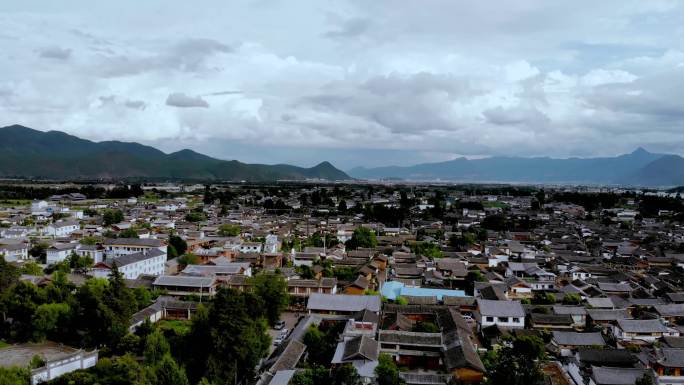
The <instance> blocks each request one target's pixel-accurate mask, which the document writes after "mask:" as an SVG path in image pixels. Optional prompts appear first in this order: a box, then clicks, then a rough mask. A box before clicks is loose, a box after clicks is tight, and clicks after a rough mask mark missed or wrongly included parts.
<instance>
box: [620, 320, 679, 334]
mask: <svg viewBox="0 0 684 385" xmlns="http://www.w3.org/2000/svg"><path fill="white" fill-rule="evenodd" d="M617 323H618V326H619V327H620V329H622V330H623V331H624V332H627V333H664V332H666V331H667V327H665V325H663V323H662V322H660V320H657V319H621V320H618V321H617Z"/></svg>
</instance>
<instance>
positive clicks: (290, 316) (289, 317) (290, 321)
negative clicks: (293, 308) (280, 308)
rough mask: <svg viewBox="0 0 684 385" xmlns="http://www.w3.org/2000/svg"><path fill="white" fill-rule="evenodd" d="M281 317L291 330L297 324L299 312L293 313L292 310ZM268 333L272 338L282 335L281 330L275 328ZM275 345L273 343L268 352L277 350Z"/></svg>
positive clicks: (286, 326)
mask: <svg viewBox="0 0 684 385" xmlns="http://www.w3.org/2000/svg"><path fill="white" fill-rule="evenodd" d="M280 319H281V320H283V321H285V328H287V330H289V331H290V332H291V331H292V329H294V327H295V326H296V325H297V319H298V316H297V313H291V312H285V313H283V314H281V315H280ZM268 334H269V335H270V336H271V340H275V339H276V337H278V335H280V330H275V329H269V330H268ZM275 348H276V347H275V346H274V345H273V344H271V349H270V350H269V353H268V354H271V353H273V350H275Z"/></svg>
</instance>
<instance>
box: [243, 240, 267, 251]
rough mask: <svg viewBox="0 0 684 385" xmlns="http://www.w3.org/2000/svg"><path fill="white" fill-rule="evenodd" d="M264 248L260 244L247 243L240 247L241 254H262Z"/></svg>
mask: <svg viewBox="0 0 684 385" xmlns="http://www.w3.org/2000/svg"><path fill="white" fill-rule="evenodd" d="M261 250H262V246H261V243H259V242H245V243H243V244H241V245H240V252H241V253H261Z"/></svg>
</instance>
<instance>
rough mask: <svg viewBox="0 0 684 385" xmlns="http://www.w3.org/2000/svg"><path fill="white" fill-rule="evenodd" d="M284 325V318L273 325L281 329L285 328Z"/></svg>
mask: <svg viewBox="0 0 684 385" xmlns="http://www.w3.org/2000/svg"><path fill="white" fill-rule="evenodd" d="M284 327H285V321H282V320H281V321H278V322H276V323H275V325H274V326H273V329H275V330H280V329H282V328H284Z"/></svg>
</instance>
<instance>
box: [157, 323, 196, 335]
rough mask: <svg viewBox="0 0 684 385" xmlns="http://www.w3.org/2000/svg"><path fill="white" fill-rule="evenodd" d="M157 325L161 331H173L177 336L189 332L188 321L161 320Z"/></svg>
mask: <svg viewBox="0 0 684 385" xmlns="http://www.w3.org/2000/svg"><path fill="white" fill-rule="evenodd" d="M157 325H158V326H159V328H160V329H162V330H175V331H176V333H178V334H186V333H187V332H189V331H190V321H185V320H161V321H159V322H158V323H157Z"/></svg>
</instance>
